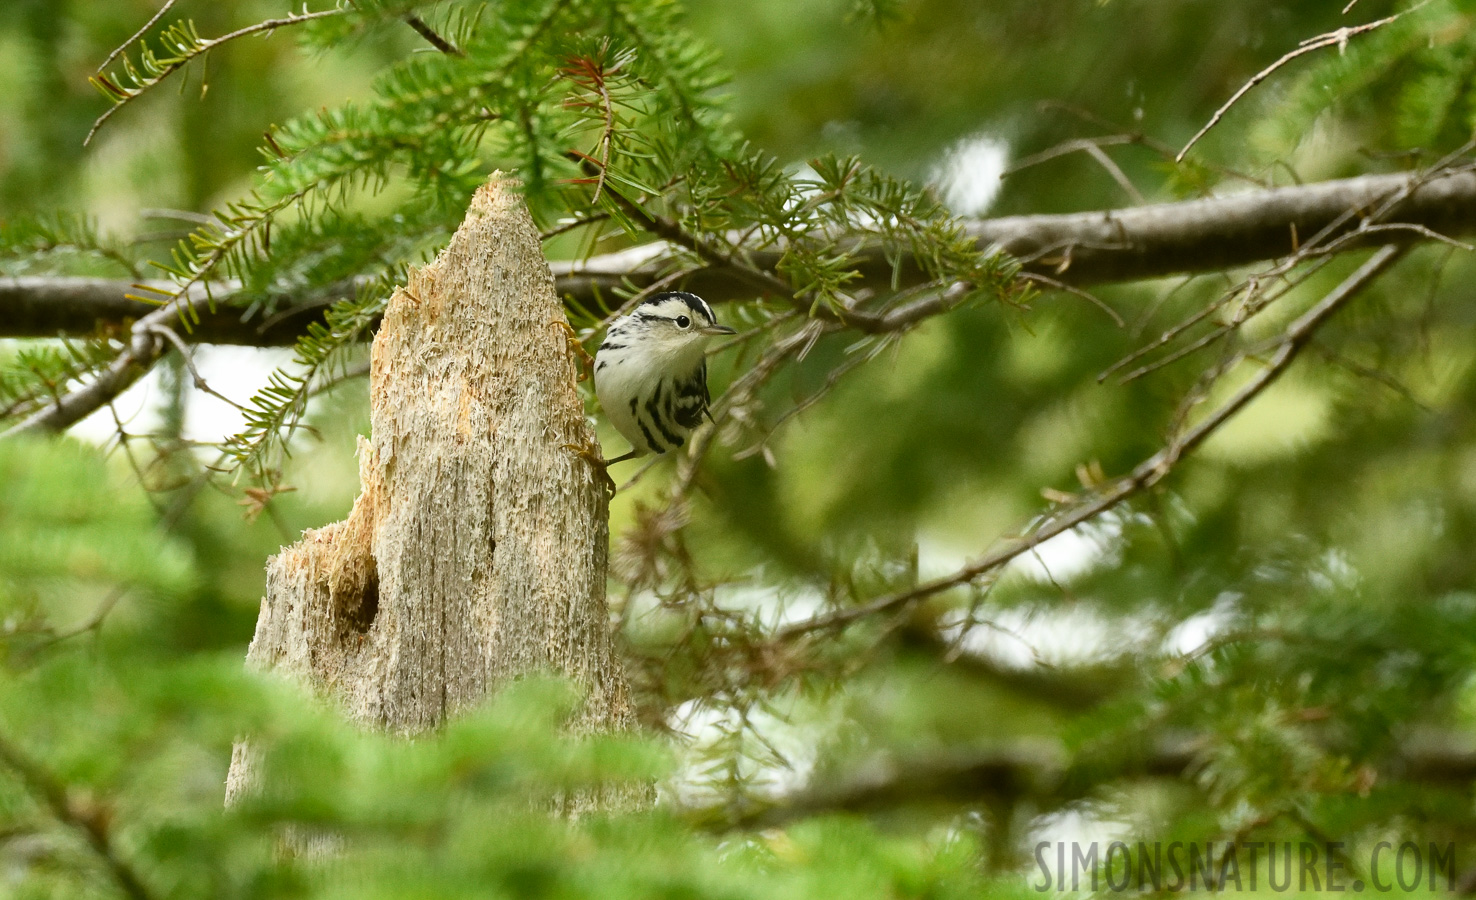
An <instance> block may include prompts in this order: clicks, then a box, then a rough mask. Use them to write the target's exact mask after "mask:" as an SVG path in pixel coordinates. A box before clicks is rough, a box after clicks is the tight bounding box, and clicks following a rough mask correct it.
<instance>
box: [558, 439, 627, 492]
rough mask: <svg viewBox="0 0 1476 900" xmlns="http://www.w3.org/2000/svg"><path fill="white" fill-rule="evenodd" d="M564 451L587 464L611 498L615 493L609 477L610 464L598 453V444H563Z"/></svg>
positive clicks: (613, 483) (613, 480)
mask: <svg viewBox="0 0 1476 900" xmlns="http://www.w3.org/2000/svg"><path fill="white" fill-rule="evenodd" d="M564 449H565V450H568V451H569V452H570V453H573V454H574V455H575V456H577V457H579V458H580V459H582V460H584V461H585V462H587V463H589V465H590V468H592V469H594V470H595V474H596V475H598V476H599V478H600V480H601V481H603V482H604V484H605V489H606V490H608V491H609V492H610V494H611V495H612V496H613V495H614V493H615V479H613V478H611V477H610V468H609V467H610V463H609V462H606V461H605V457H604V455H603V454H601V453H600V446H599V444H565V445H564Z"/></svg>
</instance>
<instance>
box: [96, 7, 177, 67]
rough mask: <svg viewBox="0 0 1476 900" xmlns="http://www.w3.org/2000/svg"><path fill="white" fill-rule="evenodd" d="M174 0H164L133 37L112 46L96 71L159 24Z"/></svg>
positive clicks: (110, 62) (111, 61) (106, 65)
mask: <svg viewBox="0 0 1476 900" xmlns="http://www.w3.org/2000/svg"><path fill="white" fill-rule="evenodd" d="M176 2H177V0H164V5H163V6H161V7H159V11H158V12H156V13H154V15H153V17H152V18H150V19H149V20H148V21H147V22H145V23H144V26H143V27H142V28H140V29H139V30H137V31H135V32H134V33H133V37H131V38H129V39H128V40H126V41H124V42H123V43H121V44H119V45H118V46H116V47H114V48H113V52H112V53H109V54H108V58H107V59H105V60H103V61H102V65H100V66H98V67H97V71H99V72H101V71H103V70H104V69H106V68H107V67H108V66H111V65H112V64H113V60H115V59H117V58H118V57H119V55H121V54H122V53H123V52H124V51H125V50H127V49H128V48H129V47H132V46H133V44H134V42H136V41H137V40H138V39H139V38H141V37H143V36H144V34H145V32H147V31H148V30H149V29H150V28H153V27H154V26H155V25H157V24H159V20H160V19H162V18H164V15H165V14H166V13H168V12H169V9H170V7H172V6H174V4H175V3H176Z"/></svg>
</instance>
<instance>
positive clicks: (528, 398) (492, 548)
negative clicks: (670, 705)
mask: <svg viewBox="0 0 1476 900" xmlns="http://www.w3.org/2000/svg"><path fill="white" fill-rule="evenodd" d="M515 187H516V185H515V183H514V182H511V181H509V180H505V179H502V178H501V177H500V176H499V175H494V176H493V178H492V180H491V181H489V183H488V184H486V185H484V186H483V187H482V188H481V189H480V190H478V191H477V193H476V196H475V197H474V198H473V200H472V203H471V208H470V209H469V210H468V212H467V216H466V220H465V221H464V222H463V223H462V225H461V227H460V228H459V229H458V230H457V232H456V234H455V235H454V236H453V237H452V238H451V242H450V244H449V245H448V246H447V247H446V249H445V250H443V251H442V252H441V254H440V255H439V256H438V257H437V258H436V260H435V261H434V262H433V263H431V264H430V265H428V266H426V267H425V268H424V269H421V270H419V271H417V272H414V273H412V274H411V276H410V278H409V283H408V284H407V285H405V286H404V287H402V288H400V289H398V290H396V291H395V293H394V296H393V297H391V299H390V301H389V305H388V307H387V308H386V310H385V314H384V321H383V324H382V325H381V326H380V329H379V333H378V334H377V335H376V337H375V339H374V345H373V351H372V352H373V362H372V366H371V370H370V405H371V424H372V431H371V436H370V437H369V438H368V439H364V438H362V437H361V438H360V439H359V477H360V480H361V484H362V488H361V493H360V495H359V497H358V499H357V500H356V501H355V502H354V505H353V509H352V511H351V512H350V513H349V515H348V518H347V519H345V520H343V521H341V522H336V523H334V524H332V525H328V526H326V527H324V528H319V529H315V530H312V531H308V532H305V533H304V534H303V537H302V540H301V541H299V542H298V543H296V544H293V545H292V546H290V547H287V548H286V549H284V550H282V552H280V553H279V554H277V555H276V556H275V557H273V558H272V559H271V560H270V561H269V562H268V564H267V583H266V596H265V597H264V598H263V599H262V603H261V612H260V614H259V617H258V619H257V623H256V634H255V636H254V638H253V639H252V641H251V648H250V650H249V651H248V653H247V662H248V665H251V666H254V667H257V668H260V669H269V670H274V671H276V672H280V673H285V674H288V675H290V676H293V677H296V678H298V679H300V680H302V681H304V682H306V683H307V684H308V685H310V686H311V687H312V688H313V689H315V690H316V691H318V692H320V693H322V694H324V695H327V696H329V697H332V698H334V699H335V700H336V701H337V702H338V703H339V704H340V705H341V706H342V708H343V709H344V710H345V711H346V713H347V714H348V715H349V716H350V717H351V718H352V719H353V720H355V721H356V722H358V723H360V724H361V725H363V726H364V727H366V728H370V729H376V730H382V731H387V732H391V733H395V734H400V735H414V734H418V733H421V732H425V731H427V730H429V729H433V728H435V727H436V726H438V725H440V724H441V723H442V722H444V721H445V720H446V718H447V717H448V716H451V715H454V714H456V713H457V712H458V711H460V710H465V709H468V708H470V707H473V706H475V705H477V704H478V703H479V702H480V701H482V700H483V698H484V697H485V696H486V695H487V694H488V693H489V692H490V691H493V690H495V689H496V688H497V687H498V686H499V685H501V684H504V683H506V682H507V681H508V680H510V679H513V678H516V677H518V676H520V675H526V674H530V673H538V672H552V673H556V674H561V675H564V676H567V677H569V678H570V679H572V680H573V681H574V682H575V683H577V684H578V685H580V686H581V687H582V688H583V689H584V690H585V691H587V699H586V701H585V703H584V706H583V708H582V710H581V711H580V712H579V713H578V714H577V715H576V718H575V720H574V721H573V722H572V723H571V729H572V730H573V731H574V732H576V733H579V732H591V731H607V730H617V729H624V728H626V727H628V726H631V725H632V723H633V722H634V716H633V714H632V710H631V706H630V700H629V688H628V685H627V683H626V680H625V677H624V675H623V673H622V671H621V669H620V662H619V659H618V658H617V656H616V654H615V651H614V646H613V642H612V638H611V634H610V628H609V619H608V615H607V612H606V606H605V578H606V564H607V555H608V547H609V540H608V537H609V536H608V509H607V502H608V497H607V495H606V493H605V488H604V483H603V481H602V480H601V479H600V477H599V475H598V474H597V473H596V472H595V470H594V469H593V468H592V467H591V465H590V464H589V463H588V462H587V461H586V460H584V459H582V458H580V457H579V456H578V455H577V454H575V453H574V452H572V451H571V450H570V449H568V445H577V446H590V447H593V446H597V444H596V443H595V436H594V433H593V430H592V429H591V428H590V426H589V423H588V421H587V420H586V419H585V416H584V405H583V403H582V401H581V400H580V398H579V395H578V392H577V391H576V389H575V379H576V368H575V363H574V361H573V359H572V357H571V354H570V352H569V348H568V344H567V339H566V332H565V331H564V330H562V329H560V328H559V327H557V326H556V324H555V323H561V322H563V321H564V313H563V308H562V306H561V304H560V302H559V300H558V297H557V296H556V294H555V291H554V279H553V274H552V272H551V271H550V270H549V265H548V261H547V259H545V257H544V256H543V251H542V248H541V246H540V241H539V236H538V231H537V229H536V228H535V227H534V225H533V220H532V218H531V217H530V216H529V214H528V211H527V209H526V207H525V206H524V205H523V202H522V199H521V197H519V195H518V194H517V192H516V190H515ZM252 770H253V754H252V753H251V752H250V750H249V749H248V747H247V746H246V745H245V744H238V746H237V747H236V750H235V752H234V753H233V755H232V760H231V771H230V774H229V776H228V778H227V784H226V797H227V802H228V803H229V802H231V800H232V799H233V798H235V797H238V796H240V794H241V793H242V792H243V791H245V790H249V789H250V788H251V786H252V784H253V779H254V776H253V773H252Z"/></svg>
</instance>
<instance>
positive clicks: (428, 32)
mask: <svg viewBox="0 0 1476 900" xmlns="http://www.w3.org/2000/svg"><path fill="white" fill-rule="evenodd" d="M405 24H407V25H409V26H410V27H411V28H414V29H415V33H416V34H418V35H420V36H421V37H423V38H425V40H426V43H428V44H430V45H431V46H432V47H435V48H436V49H437V50H439V51H441V52H442V53H445V54H446V55H448V56H465V55H466V51H464V50H462V49H461V48H460V47H458V46H456V45H455V44H453V43H451V42H450V41H448V40H446V39H445V38H443V37H441V35H440V34H439V33H437V32H436V30H435V29H434V28H432V27H430V26H429V25H427V24H426V22H425V20H424V19H422V18H421V17H420V16H417V15H414V14H413V13H412V14H411V15H408V16H406V17H405Z"/></svg>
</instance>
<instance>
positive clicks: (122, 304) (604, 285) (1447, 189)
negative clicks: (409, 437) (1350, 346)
mask: <svg viewBox="0 0 1476 900" xmlns="http://www.w3.org/2000/svg"><path fill="white" fill-rule="evenodd" d="M1422 179H1428V180H1425V181H1423V183H1421V180H1422ZM1411 185H1415V186H1414V187H1413V189H1411ZM1406 190H1407V191H1409V196H1408V197H1406V198H1405V199H1403V200H1402V201H1400V202H1399V203H1397V204H1395V208H1394V209H1392V210H1390V211H1388V213H1387V214H1386V215H1385V216H1384V220H1385V221H1388V222H1398V223H1401V225H1402V226H1403V227H1402V230H1403V231H1406V232H1407V233H1405V234H1402V235H1398V237H1400V239H1402V240H1408V241H1409V242H1419V241H1424V240H1430V239H1432V238H1431V235H1435V236H1437V237H1442V238H1445V237H1449V236H1453V235H1461V234H1472V233H1476V173H1472V172H1467V171H1459V172H1454V173H1451V174H1446V175H1440V176H1436V177H1433V178H1432V177H1429V176H1427V175H1424V174H1422V173H1413V172H1411V173H1399V174H1393V175H1366V176H1362V177H1359V178H1348V179H1343V180H1339V181H1327V182H1321V183H1318V184H1311V185H1301V186H1296V187H1285V188H1277V189H1274V190H1269V191H1253V192H1247V193H1243V194H1235V195H1231V196H1228V197H1217V198H1213V199H1207V200H1190V201H1186V202H1180V203H1160V204H1154V205H1151V206H1138V207H1133V208H1130V209H1121V210H1106V211H1097V212H1087V213H1071V214H1067V215H1041V216H1009V217H1005V218H999V219H985V220H982V221H979V222H976V223H974V224H973V225H971V226H970V231H971V232H972V234H973V235H974V236H975V237H976V238H977V239H978V241H979V243H980V244H981V245H982V246H990V245H994V244H997V245H999V246H1000V247H1001V248H1003V249H1004V250H1006V251H1007V252H1009V253H1012V254H1014V255H1015V256H1017V257H1019V258H1020V259H1021V260H1022V262H1023V265H1024V271H1025V272H1026V273H1036V274H1042V275H1045V276H1047V277H1049V278H1051V279H1053V280H1054V281H1058V282H1061V283H1063V284H1068V285H1072V286H1074V287H1081V286H1084V285H1091V284H1102V283H1107V282H1117V281H1132V280H1137V279H1143V278H1161V277H1165V276H1169V275H1175V274H1183V273H1192V272H1208V271H1214V270H1218V269H1224V268H1229V267H1233V266H1238V265H1247V264H1250V263H1254V262H1259V261H1261V260H1267V259H1275V258H1278V257H1282V256H1285V255H1287V254H1290V253H1293V252H1295V251H1296V250H1297V248H1298V237H1297V236H1298V235H1302V236H1304V237H1305V236H1306V235H1312V234H1317V233H1318V232H1320V231H1322V230H1323V229H1324V228H1326V227H1327V226H1328V225H1329V224H1331V223H1334V222H1336V221H1337V220H1338V219H1339V218H1342V217H1344V216H1346V214H1347V213H1348V211H1349V210H1350V209H1351V210H1368V209H1372V208H1373V207H1375V206H1377V205H1378V204H1379V203H1380V202H1381V201H1384V200H1387V199H1388V198H1389V197H1391V196H1395V195H1397V194H1398V193H1399V192H1400V191H1406ZM1349 218H1350V219H1351V221H1349V222H1348V223H1346V224H1344V225H1342V226H1341V233H1343V234H1347V235H1350V236H1351V237H1350V239H1349V240H1348V241H1346V242H1345V243H1343V244H1341V245H1340V246H1339V249H1340V250H1352V249H1355V248H1357V247H1360V246H1367V245H1368V244H1372V243H1385V242H1387V241H1389V240H1390V238H1391V233H1389V232H1388V231H1387V230H1385V231H1384V232H1383V233H1369V234H1367V235H1364V234H1362V233H1361V232H1360V231H1359V225H1360V222H1361V219H1360V218H1359V217H1358V216H1352V217H1349ZM665 246H666V245H663V244H660V243H657V244H647V245H642V246H639V247H634V248H631V249H629V250H624V251H620V252H617V253H610V254H604V255H601V256H596V257H592V258H590V259H588V260H586V261H582V262H567V261H565V262H556V263H554V264H553V268H554V274H555V275H556V276H557V278H558V287H559V292H560V293H561V294H562V295H563V296H564V297H565V298H567V299H568V300H569V301H570V302H572V303H575V304H577V305H581V306H585V307H589V308H598V307H599V305H600V303H601V299H602V298H603V299H604V300H606V301H608V300H609V299H610V298H613V297H614V296H615V292H616V291H617V290H620V289H622V288H625V287H627V286H634V287H636V288H641V287H645V286H647V285H648V284H651V283H654V282H655V281H656V280H657V279H659V278H660V277H661V276H662V274H663V270H662V266H663V262H664V260H665V259H666V256H667V254H666V252H665ZM778 258H779V251H777V250H766V251H759V252H755V253H753V254H751V255H750V259H751V260H752V261H753V263H754V264H755V266H757V267H759V268H761V269H764V268H767V269H772V267H773V265H774V264H775V263H776V262H777V261H778ZM861 270H862V273H863V275H864V282H863V284H862V285H861V286H862V287H867V288H872V289H881V290H886V289H889V288H890V286H891V284H892V276H893V266H892V263H891V262H889V261H888V259H887V257H886V254H885V253H884V248H882V247H881V246H879V245H877V246H871V247H869V248H867V249H866V250H864V251H863V258H862V260H861ZM899 275H900V284H901V285H902V286H904V287H910V286H916V285H917V284H920V283H922V280H923V276H922V273H921V272H920V271H919V270H918V269H917V267H916V266H915V265H912V264H910V263H909V262H908V261H906V260H904V262H903V265H902V268H901V271H900V273H899ZM155 286H157V287H161V288H162V287H165V285H163V284H158V285H155ZM683 286H684V287H685V288H686V289H687V290H692V291H695V292H696V293H698V294H701V295H702V296H703V297H706V298H708V299H709V300H713V301H723V300H733V299H740V298H747V297H752V296H754V295H755V293H756V291H757V290H759V288H757V287H756V286H755V285H754V283H753V278H752V277H751V276H749V275H747V274H746V273H739V272H735V271H734V270H733V269H732V268H731V267H730V266H725V265H716V264H714V265H708V266H705V267H703V268H699V269H697V270H695V271H694V272H692V274H691V275H690V276H688V278H687V279H686V281H685V283H684V285H683ZM354 289H355V285H353V284H351V283H346V284H343V285H339V286H337V287H336V288H335V289H334V290H333V291H332V292H330V294H329V295H327V296H316V295H315V296H314V297H311V298H297V302H293V298H290V297H284V298H280V299H281V301H282V302H280V303H279V306H281V307H282V308H285V309H287V310H288V312H286V313H283V314H279V315H277V316H275V317H273V318H271V319H267V320H265V321H243V320H242V318H241V316H242V313H241V311H240V309H239V308H231V306H230V303H229V299H228V298H229V296H230V295H231V294H232V293H233V292H234V291H235V290H236V288H235V287H234V286H232V285H229V284H219V285H212V290H211V293H212V294H214V295H215V296H216V297H219V298H226V299H225V300H224V302H223V303H222V305H221V307H220V308H219V309H218V310H216V311H215V312H214V313H209V312H206V311H204V310H202V311H201V321H200V323H199V325H197V326H196V327H195V328H194V329H192V330H191V332H190V333H188V334H181V337H182V338H184V339H185V340H186V341H190V342H192V343H220V344H245V345H250V346H282V345H287V344H291V343H292V342H293V341H294V340H295V339H296V337H297V335H299V334H301V333H302V332H303V331H304V329H305V328H306V326H307V323H308V322H311V321H316V320H318V319H320V318H321V316H322V312H323V309H324V308H326V306H327V305H328V304H329V303H330V302H332V300H334V299H338V298H340V297H344V296H350V295H352V293H353V291H354ZM135 290H136V289H135V288H134V286H133V284H132V283H130V282H126V281H115V280H108V279H91V278H35V277H32V278H17V279H0V337H55V336H57V335H59V334H68V335H84V334H90V333H93V332H95V331H96V330H97V329H98V328H99V327H122V326H124V325H126V324H127V323H128V320H130V319H139V318H143V317H144V316H146V315H148V314H149V313H150V312H152V311H154V310H155V309H156V308H157V307H154V306H151V305H150V304H148V303H144V302H141V301H137V300H129V299H128V298H127V295H128V294H130V293H133V292H135ZM946 303H947V300H946V299H945V298H943V297H941V296H939V297H937V298H935V299H934V300H933V301H932V303H930V304H924V306H923V307H920V308H917V309H912V308H908V309H907V312H906V314H905V316H899V315H898V314H899V313H901V312H902V310H896V311H894V312H893V313H891V314H889V315H888V316H887V317H885V318H886V319H888V320H889V321H888V322H887V325H888V326H889V327H890V326H891V325H894V324H896V323H895V322H892V321H890V320H892V319H901V318H905V319H907V320H909V321H915V320H916V319H918V318H922V317H925V316H926V315H928V314H932V313H936V312H938V311H941V310H942V308H944V307H945V306H946Z"/></svg>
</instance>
